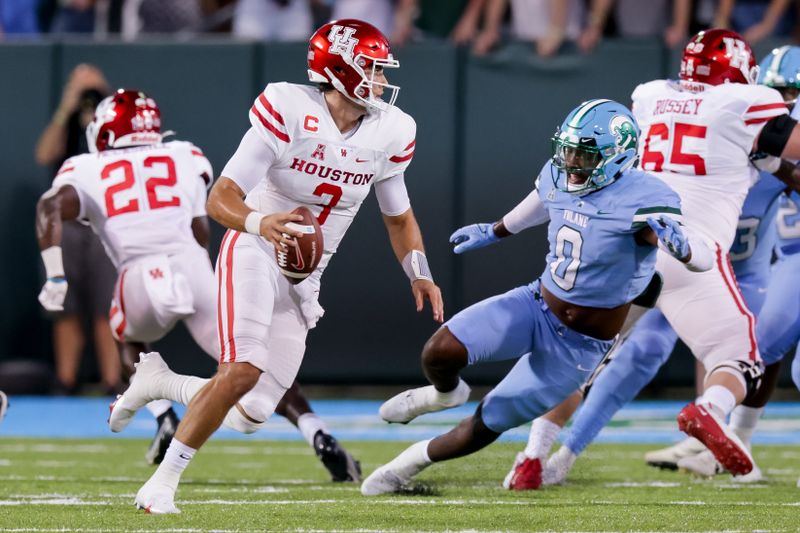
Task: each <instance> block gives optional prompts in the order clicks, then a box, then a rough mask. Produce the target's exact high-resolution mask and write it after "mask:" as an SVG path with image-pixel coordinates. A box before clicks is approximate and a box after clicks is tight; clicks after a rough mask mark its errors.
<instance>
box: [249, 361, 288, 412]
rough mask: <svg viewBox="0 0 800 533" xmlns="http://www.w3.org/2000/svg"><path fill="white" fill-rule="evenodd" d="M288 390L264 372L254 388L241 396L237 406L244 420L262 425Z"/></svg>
mask: <svg viewBox="0 0 800 533" xmlns="http://www.w3.org/2000/svg"><path fill="white" fill-rule="evenodd" d="M288 389H289V387H288V386H284V385H282V384H281V383H280V382H279V381H278V380H277V379H275V376H274V375H273V374H272V373H271V372H264V373H262V374H261V377H260V378H259V379H258V383H256V385H255V387H253V388H252V389H251V390H250V392H248V393H247V394H245V395H244V396H242V398H241V400H239V406H240V407H241V408H242V410H243V411H244V414H245V416H246V418H248V419H250V420H251V421H253V423H254V424H256V425H259V424H262V425H263V424H264V423H265V422H266V421H267V420H268V419H269V417H271V416H272V413H274V412H275V408H276V407H277V406H278V402H280V401H281V398H283V395H284V394H286V391H287V390H288Z"/></svg>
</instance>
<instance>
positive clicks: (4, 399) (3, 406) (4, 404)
mask: <svg viewBox="0 0 800 533" xmlns="http://www.w3.org/2000/svg"><path fill="white" fill-rule="evenodd" d="M6 411H8V396H6V393H5V392H3V391H1V390H0V421H2V420H3V417H4V416H6Z"/></svg>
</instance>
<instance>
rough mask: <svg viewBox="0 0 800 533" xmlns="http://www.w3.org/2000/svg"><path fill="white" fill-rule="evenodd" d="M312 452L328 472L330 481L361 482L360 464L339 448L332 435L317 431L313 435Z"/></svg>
mask: <svg viewBox="0 0 800 533" xmlns="http://www.w3.org/2000/svg"><path fill="white" fill-rule="evenodd" d="M314 452H315V453H316V454H317V457H319V460H320V461H322V464H323V465H325V468H327V469H328V472H330V474H331V480H332V481H337V482H341V481H353V482H356V483H358V482H360V481H361V463H359V462H358V461H356V460H355V459H354V458H353V456H352V455H350V454H349V453H347V450H345V449H344V448H342V447H341V446H339V443H338V442H337V441H336V439H335V438H333V435H328V434H327V433H324V432H323V431H322V430H320V431H317V434H316V435H314Z"/></svg>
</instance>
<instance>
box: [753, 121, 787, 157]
mask: <svg viewBox="0 0 800 533" xmlns="http://www.w3.org/2000/svg"><path fill="white" fill-rule="evenodd" d="M796 124H797V121H796V120H795V119H793V118H792V117H790V116H789V115H779V116H777V117H775V118H773V119H771V120H770V121H769V122H767V123H766V124H764V127H763V128H762V130H761V133H760V134H759V136H758V143H757V144H756V148H757V149H758V151H759V152H765V153H767V154H769V155H773V156H775V157H780V156H781V154H782V153H783V149H784V148H785V147H786V143H787V142H789V136H791V135H792V131H793V130H794V127H795V125H796Z"/></svg>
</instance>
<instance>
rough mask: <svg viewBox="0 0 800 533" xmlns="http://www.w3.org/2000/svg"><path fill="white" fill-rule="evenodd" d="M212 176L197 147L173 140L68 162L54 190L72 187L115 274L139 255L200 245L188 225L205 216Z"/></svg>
mask: <svg viewBox="0 0 800 533" xmlns="http://www.w3.org/2000/svg"><path fill="white" fill-rule="evenodd" d="M212 176H213V172H212V169H211V163H209V162H208V159H206V157H205V156H204V155H203V152H202V151H200V149H199V148H197V147H196V146H194V145H193V144H191V143H188V142H184V141H172V142H168V143H163V144H153V145H147V146H136V147H132V148H123V149H117V150H106V151H103V152H98V153H95V154H81V155H78V156H75V157H71V158H69V159H67V160H66V161H65V162H64V164H63V165H62V166H61V169H60V170H59V171H58V174H57V175H56V178H55V180H53V188H54V189H58V188H61V187H63V186H64V185H71V186H72V187H74V188H75V190H76V191H77V192H78V196H79V198H80V203H81V207H80V214H79V220H83V221H87V222H88V223H89V225H90V226H91V227H92V229H93V230H94V232H95V233H97V235H98V236H99V237H100V240H101V242H102V243H103V246H104V247H105V249H106V253H107V254H108V257H110V258H111V261H112V262H113V263H114V265H115V266H116V267H117V269H119V267H120V266H123V265H125V264H126V263H127V262H128V261H130V260H132V259H136V258H138V257H141V256H145V255H152V254H166V255H170V254H172V253H177V252H179V251H182V250H184V249H185V248H186V247H187V246H199V245H198V244H197V241H195V239H194V235H193V233H192V228H191V223H192V218H194V217H200V216H204V215H205V214H206V207H205V204H206V190H207V185H208V183H209V181H210V180H211V179H213V178H212Z"/></svg>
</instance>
